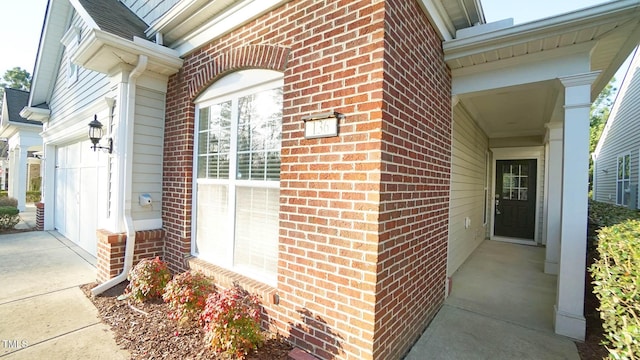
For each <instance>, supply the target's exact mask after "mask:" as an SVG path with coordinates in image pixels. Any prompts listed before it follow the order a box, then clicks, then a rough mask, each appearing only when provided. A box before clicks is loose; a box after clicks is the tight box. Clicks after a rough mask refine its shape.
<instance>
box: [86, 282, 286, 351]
mask: <svg viewBox="0 0 640 360" xmlns="http://www.w3.org/2000/svg"><path fill="white" fill-rule="evenodd" d="M96 285H97V284H87V285H83V286H81V289H82V290H83V291H84V293H85V295H87V297H88V298H89V299H90V300H91V301H92V302H93V304H94V305H95V306H96V308H97V309H98V312H99V313H100V318H101V319H102V321H103V322H104V323H106V324H108V325H109V326H111V330H112V331H113V333H114V336H115V341H116V343H117V344H118V345H119V346H120V347H121V348H122V349H125V350H128V351H129V353H130V354H131V359H176V360H178V359H180V360H182V359H226V357H223V356H221V355H217V354H216V353H215V352H213V351H211V350H208V349H206V348H205V343H204V340H203V339H204V331H203V330H202V328H201V327H200V326H198V325H197V324H195V323H193V324H190V325H187V326H179V325H178V323H177V322H175V321H173V320H171V319H169V318H168V316H167V314H168V312H169V309H168V306H167V305H166V304H165V303H163V302H162V301H160V300H158V301H155V302H148V303H143V304H138V303H133V302H132V301H130V300H123V301H120V300H117V297H118V296H119V295H121V294H122V293H123V292H124V289H125V287H126V286H127V282H126V281H125V282H123V283H120V284H119V285H117V286H115V287H113V288H112V289H110V290H107V291H106V292H105V293H103V294H101V295H99V296H95V297H93V296H92V295H91V289H92V288H93V287H95V286H96ZM290 350H291V345H290V344H289V343H288V342H287V341H285V339H283V338H278V337H272V338H271V339H269V340H267V341H266V343H265V344H264V345H263V346H262V347H261V348H260V349H258V351H256V352H255V353H253V354H250V355H249V356H248V357H247V359H251V360H280V359H283V360H284V359H287V354H288V353H289V351H290Z"/></svg>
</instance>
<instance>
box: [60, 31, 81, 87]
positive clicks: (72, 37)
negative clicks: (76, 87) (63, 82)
mask: <svg viewBox="0 0 640 360" xmlns="http://www.w3.org/2000/svg"><path fill="white" fill-rule="evenodd" d="M60 42H61V43H62V44H63V45H64V47H65V50H66V62H67V64H66V67H67V85H71V84H73V83H75V82H76V81H78V65H76V64H74V63H72V62H71V55H72V54H73V53H74V52H75V51H76V49H77V48H78V44H80V29H79V28H78V27H77V26H71V27H70V28H69V29H68V30H67V32H66V33H65V34H64V36H63V37H62V39H60Z"/></svg>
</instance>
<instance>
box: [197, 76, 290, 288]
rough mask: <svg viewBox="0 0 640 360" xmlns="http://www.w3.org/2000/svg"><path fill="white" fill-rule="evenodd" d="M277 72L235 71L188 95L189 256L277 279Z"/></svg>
mask: <svg viewBox="0 0 640 360" xmlns="http://www.w3.org/2000/svg"><path fill="white" fill-rule="evenodd" d="M282 79H283V78H282V73H279V72H275V71H269V70H243V71H238V72H235V73H232V74H230V75H227V76H225V77H224V78H222V79H220V80H218V81H217V82H216V83H215V84H213V85H212V86H210V87H209V89H207V90H206V91H205V93H203V94H202V95H201V96H200V97H199V98H198V99H197V100H196V129H195V131H196V136H195V139H196V140H195V141H196V144H195V162H194V177H195V181H194V209H195V211H196V219H195V223H194V229H193V240H194V241H193V246H192V249H193V253H194V255H196V256H198V257H200V258H202V259H204V260H207V261H209V262H211V263H214V264H216V265H219V266H222V267H225V268H229V269H231V270H233V271H235V272H238V273H240V274H243V275H245V276H249V277H251V278H254V279H257V280H260V281H262V282H266V283H268V284H272V285H275V284H276V282H277V263H278V229H279V226H278V225H279V204H280V144H281V139H282V86H283V80H282Z"/></svg>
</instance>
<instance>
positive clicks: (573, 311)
mask: <svg viewBox="0 0 640 360" xmlns="http://www.w3.org/2000/svg"><path fill="white" fill-rule="evenodd" d="M639 10H640V4H639V3H638V1H637V0H622V1H614V2H608V3H605V4H602V5H599V6H595V7H591V8H587V9H583V10H580V11H576V12H572V13H568V14H564V15H560V16H557V17H553V18H548V19H543V20H540V21H536V22H531V23H527V24H520V25H515V26H514V25H512V22H510V21H508V20H507V21H501V22H498V23H492V24H485V19H484V14H483V12H482V7H481V5H480V3H479V1H454V0H420V1H417V0H416V1H406V0H385V1H382V0H381V1H375V2H369V1H360V2H356V1H337V0H336V1H329V0H327V1H317V0H298V1H294V0H291V1H286V0H228V1H213V2H207V1H199V0H183V1H177V0H165V1H162V0H156V1H134V0H127V1H122V2H118V1H116V0H51V1H50V2H49V4H48V9H47V14H46V18H45V26H44V29H43V33H42V38H41V40H40V46H39V52H38V58H37V61H36V68H35V71H34V82H33V86H32V92H31V97H30V99H29V106H28V107H27V108H25V110H24V111H25V112H26V111H31V112H32V117H29V118H33V119H36V118H37V119H40V120H42V121H43V124H44V125H43V126H44V128H43V139H44V157H45V163H44V189H43V205H41V207H40V208H39V210H41V211H43V213H42V214H40V215H43V216H44V224H43V227H44V229H47V230H53V229H57V230H58V231H60V232H61V233H62V234H64V235H65V236H67V237H68V238H70V239H71V240H72V241H75V242H76V243H78V244H80V245H81V246H82V247H84V248H85V249H87V250H88V251H89V252H91V253H93V254H95V255H96V256H97V264H98V279H99V280H100V281H106V283H105V284H103V285H100V286H98V287H97V288H96V289H94V292H96V293H98V292H101V291H103V290H105V289H106V288H107V287H109V286H111V285H113V283H115V282H118V281H121V280H122V279H123V275H120V274H119V273H120V272H121V271H123V267H124V270H125V271H126V269H127V268H128V267H129V266H130V264H131V262H132V261H136V260H137V259H139V258H141V257H148V256H156V255H158V256H162V257H163V258H164V259H165V260H167V261H168V262H169V263H170V266H171V269H172V270H173V271H183V270H186V269H190V268H191V269H200V270H203V271H206V272H207V273H209V274H211V275H213V276H214V278H215V280H216V282H217V283H218V285H220V286H228V285H229V284H231V283H232V282H234V281H237V282H238V283H239V284H240V285H242V286H243V287H245V288H246V289H248V290H250V291H254V292H258V293H259V294H261V295H262V298H263V305H264V312H265V313H264V315H265V323H264V325H265V326H270V327H272V328H273V329H277V330H278V331H279V332H280V333H284V334H287V335H290V338H291V339H292V340H293V341H294V342H295V343H296V344H297V345H299V346H304V347H305V348H306V349H307V350H309V351H310V352H311V353H313V354H314V355H316V356H318V357H320V358H334V357H335V358H343V359H395V358H400V357H401V356H402V355H403V354H404V353H406V351H407V350H408V349H409V348H410V346H411V344H412V343H413V342H414V341H415V339H417V338H418V337H419V336H420V334H421V333H422V331H423V330H424V328H425V327H426V326H427V324H428V323H429V321H430V320H431V319H432V318H433V316H434V315H435V314H436V312H437V311H438V309H439V308H440V306H441V305H442V303H443V301H444V299H445V297H446V294H447V286H448V284H449V282H450V280H448V279H449V278H450V277H451V275H452V274H453V273H454V272H455V271H456V270H457V269H458V267H459V266H460V265H461V264H462V263H463V262H464V261H465V259H466V258H467V257H468V256H469V255H470V254H471V253H472V252H473V251H474V250H475V248H476V247H477V246H478V245H479V244H480V242H481V241H483V240H484V239H486V238H490V239H494V240H502V241H512V242H519V243H524V244H531V245H539V244H546V248H547V258H546V266H545V269H544V270H545V271H547V272H548V273H551V274H557V275H558V294H557V299H558V300H557V303H556V307H555V309H549V317H550V318H551V317H553V318H554V323H555V330H556V332H557V333H559V334H563V335H566V336H570V337H573V338H577V339H583V338H584V335H585V319H584V316H583V297H584V271H585V257H584V254H585V251H586V240H585V239H586V217H587V182H588V163H587V160H588V158H587V156H588V141H589V140H588V139H589V135H588V134H589V107H590V104H591V102H592V101H593V99H595V97H596V96H597V94H598V93H599V92H600V91H601V89H602V88H603V87H604V86H605V85H606V84H607V83H608V81H609V79H610V78H611V76H612V75H613V74H614V73H615V71H616V70H617V68H618V67H619V66H620V65H621V63H622V62H623V60H624V59H625V58H626V57H627V56H628V54H629V53H630V52H631V51H632V49H633V48H634V47H635V46H636V45H637V43H638V41H639V40H640V31H639V29H640V16H639V15H638V14H640V12H639ZM43 107H46V111H42V108H43ZM335 112H337V113H338V114H336V113H335ZM94 116H95V118H97V119H98V121H100V122H101V123H102V124H103V125H104V129H105V131H106V133H105V136H104V138H103V139H102V140H101V142H100V146H103V147H108V144H109V142H108V139H109V138H110V139H111V140H112V143H113V151H112V152H111V153H110V154H109V153H108V152H105V151H103V150H98V151H95V152H94V150H92V148H91V144H90V142H89V141H88V140H87V139H88V137H87V134H88V131H89V127H88V124H89V122H90V121H92V120H93V119H94ZM579 229H584V231H580V230H579ZM96 231H97V232H96ZM541 271H542V269H541ZM125 275H126V274H125ZM114 276H115V280H109V281H107V280H108V279H109V278H112V277H114ZM523 311H526V309H523ZM552 314H553V315H552ZM550 326H551V324H550Z"/></svg>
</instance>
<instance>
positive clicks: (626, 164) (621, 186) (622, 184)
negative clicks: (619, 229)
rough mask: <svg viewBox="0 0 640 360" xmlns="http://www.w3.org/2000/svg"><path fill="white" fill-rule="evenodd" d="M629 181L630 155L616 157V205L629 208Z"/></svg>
mask: <svg viewBox="0 0 640 360" xmlns="http://www.w3.org/2000/svg"><path fill="white" fill-rule="evenodd" d="M630 180H631V154H626V155H622V156H618V176H617V181H616V204H618V205H624V206H629V199H630V198H631V197H630V189H631V188H630V185H631V183H630Z"/></svg>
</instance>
